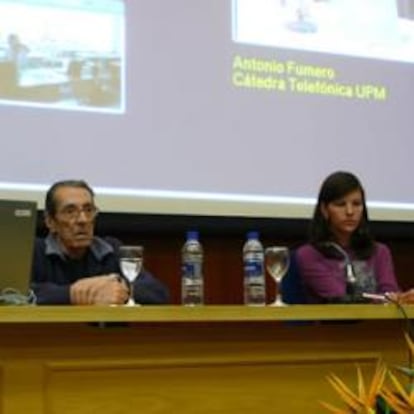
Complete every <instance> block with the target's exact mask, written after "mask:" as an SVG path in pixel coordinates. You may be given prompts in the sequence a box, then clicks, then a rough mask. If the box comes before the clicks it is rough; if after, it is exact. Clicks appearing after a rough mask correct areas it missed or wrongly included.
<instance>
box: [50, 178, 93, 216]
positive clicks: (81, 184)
mask: <svg viewBox="0 0 414 414" xmlns="http://www.w3.org/2000/svg"><path fill="white" fill-rule="evenodd" d="M61 187H75V188H83V189H84V190H86V191H88V192H89V194H90V195H91V197H92V200H93V199H94V197H95V194H94V192H93V190H92V188H91V187H90V186H89V185H88V183H87V182H86V181H83V180H63V181H57V182H56V183H54V184H53V185H52V186H51V187H50V188H49V190H48V192H47V193H46V199H45V214H47V215H48V216H50V217H54V216H55V214H56V199H55V194H56V191H57V190H58V189H59V188H61Z"/></svg>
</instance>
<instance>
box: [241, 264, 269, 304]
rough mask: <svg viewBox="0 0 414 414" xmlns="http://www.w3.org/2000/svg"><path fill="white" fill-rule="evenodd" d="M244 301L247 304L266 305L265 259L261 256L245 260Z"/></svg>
mask: <svg viewBox="0 0 414 414" xmlns="http://www.w3.org/2000/svg"><path fill="white" fill-rule="evenodd" d="M244 303H245V304H247V305H264V304H265V303H266V287H265V277H264V269H263V260H260V258H259V260H257V258H256V259H250V260H246V261H245V262H244Z"/></svg>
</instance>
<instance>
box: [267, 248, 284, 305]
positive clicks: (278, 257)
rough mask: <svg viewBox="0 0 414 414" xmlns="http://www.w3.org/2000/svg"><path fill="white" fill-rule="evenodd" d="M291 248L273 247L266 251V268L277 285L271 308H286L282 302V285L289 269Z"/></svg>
mask: <svg viewBox="0 0 414 414" xmlns="http://www.w3.org/2000/svg"><path fill="white" fill-rule="evenodd" d="M289 261H290V256H289V248H288V247H285V246H271V247H267V248H266V249H265V266H266V270H267V271H268V273H269V275H270V276H271V277H272V279H273V280H274V281H275V283H276V298H275V301H274V302H273V303H271V304H270V306H285V305H286V304H285V303H284V302H283V300H282V291H281V283H282V279H283V276H285V274H286V272H287V270H288V268H289Z"/></svg>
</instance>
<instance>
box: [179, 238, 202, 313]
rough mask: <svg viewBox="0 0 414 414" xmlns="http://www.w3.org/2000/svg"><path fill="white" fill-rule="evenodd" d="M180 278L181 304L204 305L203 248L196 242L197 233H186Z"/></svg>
mask: <svg viewBox="0 0 414 414" xmlns="http://www.w3.org/2000/svg"><path fill="white" fill-rule="evenodd" d="M181 256H182V277H181V303H182V304H183V305H190V306H191V305H202V304H203V303H204V283H203V247H202V245H201V243H200V242H199V240H198V232H196V231H189V232H187V241H186V242H185V243H184V246H183V248H182V250H181Z"/></svg>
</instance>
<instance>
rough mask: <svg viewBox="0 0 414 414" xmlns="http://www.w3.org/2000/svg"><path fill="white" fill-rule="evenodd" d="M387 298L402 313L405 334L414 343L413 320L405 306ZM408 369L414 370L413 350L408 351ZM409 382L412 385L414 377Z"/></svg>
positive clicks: (387, 295) (388, 296) (387, 296)
mask: <svg viewBox="0 0 414 414" xmlns="http://www.w3.org/2000/svg"><path fill="white" fill-rule="evenodd" d="M384 296H385V298H386V299H387V300H388V301H389V302H390V303H392V304H394V305H395V306H396V307H397V309H398V311H399V312H400V313H401V315H402V317H403V320H404V323H405V329H404V331H405V333H406V334H407V336H408V338H409V339H410V340H411V341H413V343H414V330H413V324H412V321H411V319H410V318H409V317H408V315H407V311H406V310H405V308H404V306H403V305H402V304H401V303H400V302H398V300H396V299H393V298H392V297H391V296H390V295H389V294H387V293H385V294H384ZM408 367H409V368H410V369H413V354H412V352H411V349H408ZM409 381H410V383H411V384H412V383H413V382H414V377H411V376H409Z"/></svg>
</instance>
